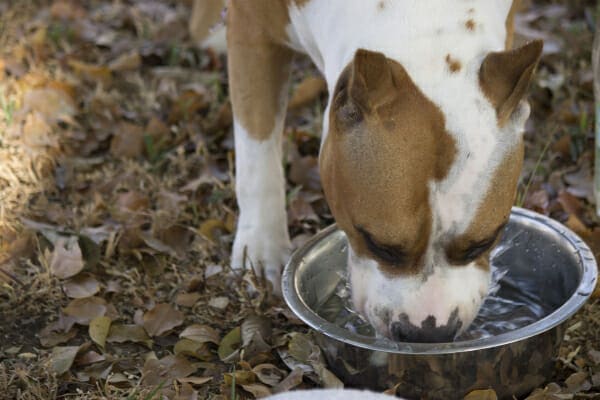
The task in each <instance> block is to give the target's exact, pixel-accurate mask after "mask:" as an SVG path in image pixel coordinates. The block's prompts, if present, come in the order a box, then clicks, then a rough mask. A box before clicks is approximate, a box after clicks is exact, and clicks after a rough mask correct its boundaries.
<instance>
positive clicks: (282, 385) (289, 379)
mask: <svg viewBox="0 0 600 400" xmlns="http://www.w3.org/2000/svg"><path fill="white" fill-rule="evenodd" d="M303 376H304V371H303V370H302V368H294V369H293V370H292V372H290V373H289V375H288V376H286V377H285V379H284V380H282V381H281V382H279V383H278V384H277V386H275V387H274V388H273V393H283V392H288V391H290V390H291V389H293V388H295V387H296V386H298V385H299V384H301V383H302V377H303Z"/></svg>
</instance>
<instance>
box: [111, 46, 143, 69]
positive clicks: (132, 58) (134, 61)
mask: <svg viewBox="0 0 600 400" xmlns="http://www.w3.org/2000/svg"><path fill="white" fill-rule="evenodd" d="M141 65H142V57H140V53H138V52H137V50H132V51H129V52H127V53H123V54H121V55H120V56H119V57H117V58H116V59H114V60H112V61H111V62H110V63H108V68H109V69H110V70H111V71H133V70H136V69H138V68H139V67H140V66H141Z"/></svg>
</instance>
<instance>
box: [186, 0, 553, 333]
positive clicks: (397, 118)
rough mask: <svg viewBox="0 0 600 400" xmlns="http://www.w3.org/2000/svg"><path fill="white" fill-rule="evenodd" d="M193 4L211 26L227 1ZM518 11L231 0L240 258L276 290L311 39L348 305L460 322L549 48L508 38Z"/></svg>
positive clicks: (479, 284)
mask: <svg viewBox="0 0 600 400" xmlns="http://www.w3.org/2000/svg"><path fill="white" fill-rule="evenodd" d="M197 3H198V4H200V5H199V6H197V7H196V8H197V9H198V10H199V11H198V10H196V9H195V11H194V16H195V17H192V20H193V21H192V26H195V27H196V28H197V29H196V30H197V31H198V32H203V34H204V35H207V32H209V31H210V29H209V28H208V27H209V26H211V25H212V24H213V23H214V20H215V17H214V16H215V15H219V13H217V12H216V11H215V10H217V9H218V10H222V7H223V3H222V0H202V1H199V2H197ZM515 9H516V4H515V3H514V2H513V1H511V0H457V1H453V2H448V1H444V0H252V1H243V0H231V1H229V2H228V3H227V20H226V26H227V52H228V73H229V85H230V86H229V87H230V96H231V102H232V108H233V115H234V135H235V163H236V195H237V201H238V205H239V208H240V215H239V220H238V225H237V232H236V236H235V240H234V244H233V251H232V267H233V268H247V267H248V266H249V265H252V266H253V267H254V268H255V270H256V271H257V272H258V273H259V274H262V275H263V276H264V277H266V278H267V279H268V280H269V281H270V282H271V283H272V285H273V288H274V291H275V292H276V293H278V292H279V291H280V274H281V268H282V266H283V265H284V264H285V263H286V261H287V260H288V257H289V255H290V248H291V245H290V239H289V234H288V230H287V224H286V221H287V218H286V208H285V189H284V188H285V180H284V171H283V168H282V131H283V124H284V119H285V112H286V104H287V95H288V88H289V76H290V66H291V63H292V59H293V55H294V53H295V52H302V53H305V54H308V56H309V57H310V58H311V59H312V60H313V62H314V63H315V64H316V66H317V67H318V69H319V70H320V71H321V73H322V74H323V76H324V77H325V80H326V81H327V87H328V92H329V99H328V102H327V107H326V110H325V118H324V122H323V134H322V144H321V150H320V155H319V170H320V175H321V181H322V186H323V191H324V193H325V198H326V200H327V202H328V204H329V207H330V209H331V212H332V214H333V216H334V218H335V220H336V223H337V225H338V227H339V228H340V229H341V230H343V231H344V232H345V234H346V236H347V238H348V243H349V247H348V253H349V254H348V273H349V282H350V286H351V293H352V301H353V304H354V307H355V308H356V310H357V311H358V312H359V313H360V314H362V315H363V316H364V317H365V318H366V319H367V320H368V321H369V322H370V323H371V324H372V325H373V327H374V328H375V329H376V331H377V332H378V333H379V334H380V335H383V336H386V337H389V338H392V339H394V340H400V341H410V342H429V341H449V340H452V339H453V338H454V337H455V336H456V335H457V334H460V333H461V332H462V331H464V329H465V328H466V327H468V326H469V324H470V323H471V322H472V321H473V319H474V318H475V316H476V314H477V312H478V310H479V308H480V306H481V304H482V301H483V299H484V297H485V296H486V294H487V292H488V288H489V285H490V278H491V272H490V266H489V262H488V259H489V255H490V252H491V250H492V249H493V247H494V245H495V244H496V243H497V241H498V238H499V236H500V233H501V232H502V230H503V227H504V226H505V224H506V222H507V220H508V218H509V215H510V210H511V206H512V204H513V202H514V199H515V194H516V188H517V183H518V179H519V174H520V171H521V166H522V161H523V137H522V133H523V131H524V124H525V121H526V120H527V118H528V116H529V113H530V108H529V105H528V103H527V102H526V101H525V100H524V98H525V95H526V92H527V88H528V85H529V82H530V81H531V79H532V75H533V73H534V70H535V68H536V65H537V63H538V60H539V58H540V55H541V52H542V46H543V45H542V42H541V41H533V42H530V43H528V44H525V45H524V46H522V47H519V48H516V49H511V47H512V37H513V29H512V24H513V22H512V20H513V17H514V13H515ZM194 18H195V22H194ZM198 21H200V22H198ZM200 25H201V28H202V29H200V28H199V26H200ZM201 35H202V33H201V34H199V36H201Z"/></svg>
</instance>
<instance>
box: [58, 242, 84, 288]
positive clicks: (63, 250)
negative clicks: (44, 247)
mask: <svg viewBox="0 0 600 400" xmlns="http://www.w3.org/2000/svg"><path fill="white" fill-rule="evenodd" d="M84 265H85V264H84V262H83V256H82V254H81V249H80V248H79V243H78V239H77V236H70V237H69V238H68V239H67V238H60V239H58V240H57V241H56V243H55V244H54V251H53V252H52V258H51V260H50V271H51V272H52V274H53V275H55V276H56V277H57V278H60V279H66V278H70V277H72V276H75V275H77V274H78V273H79V272H80V271H81V270H82V269H83V267H84Z"/></svg>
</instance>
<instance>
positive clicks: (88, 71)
mask: <svg viewBox="0 0 600 400" xmlns="http://www.w3.org/2000/svg"><path fill="white" fill-rule="evenodd" d="M67 64H69V66H70V67H71V68H73V71H75V73H76V74H77V75H79V76H81V77H82V78H84V79H87V80H89V81H93V82H99V83H101V84H102V85H104V86H109V85H110V84H111V82H112V73H111V71H110V68H108V67H106V66H102V65H94V64H89V63H86V62H83V61H78V60H73V59H71V60H68V61H67Z"/></svg>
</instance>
